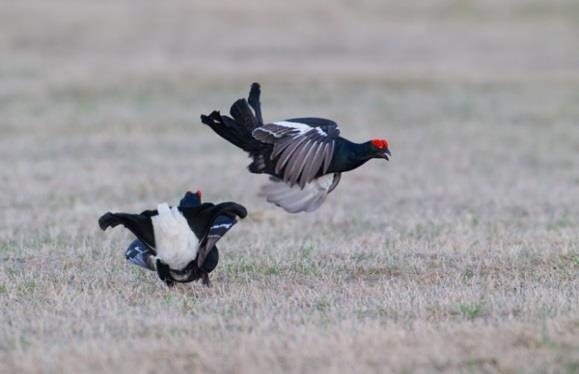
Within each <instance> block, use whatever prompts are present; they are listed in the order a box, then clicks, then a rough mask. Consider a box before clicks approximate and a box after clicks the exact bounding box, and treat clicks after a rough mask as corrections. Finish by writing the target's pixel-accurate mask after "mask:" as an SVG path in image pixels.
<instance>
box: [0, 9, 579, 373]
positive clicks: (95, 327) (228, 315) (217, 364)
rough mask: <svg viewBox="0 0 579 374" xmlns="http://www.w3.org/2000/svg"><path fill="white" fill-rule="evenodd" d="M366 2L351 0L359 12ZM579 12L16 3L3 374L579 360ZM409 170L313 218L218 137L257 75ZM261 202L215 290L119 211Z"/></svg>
mask: <svg viewBox="0 0 579 374" xmlns="http://www.w3.org/2000/svg"><path fill="white" fill-rule="evenodd" d="M354 4H356V5H354ZM577 19H579V7H578V6H577V4H576V2H575V1H572V0H569V1H565V0H558V1H546V0H545V1H533V0H532V1H523V0H520V1H509V2H503V1H498V0H496V1H495V0H493V1H484V2H482V1H481V2H476V3H475V2H463V1H450V0H449V1H443V0H439V1H432V2H422V1H400V2H393V1H386V2H382V1H371V0H368V1H360V2H351V3H350V2H345V1H341V2H329V1H327V2H324V1H314V2H306V1H298V2H285V3H281V2H280V3H278V4H274V3H272V2H267V3H265V2H257V1H245V2H234V1H229V2H213V3H209V2H207V3H200V2H199V3H197V2H195V3H194V2H181V1H164V2H158V3H157V2H136V1H135V2H131V1H128V0H126V1H114V2H113V1H111V2H93V3H84V4H83V3H81V2H74V1H51V2H48V1H47V2H29V1H18V2H10V1H5V2H2V3H0V56H1V58H0V208H1V210H0V211H1V213H0V220H1V221H0V222H1V223H2V224H1V225H0V261H1V262H0V266H1V267H0V312H1V315H2V321H1V322H2V323H0V372H13V371H19V372H71V373H78V372H97V371H105V372H120V371H125V372H128V371H137V372H169V371H177V372H191V371H193V372H196V371H199V372H247V373H256V372H354V371H364V372H387V371H395V372H432V371H463V372H473V371H474V372H521V371H524V372H569V373H575V372H577V371H578V370H579V276H578V273H579V234H578V228H579V210H578V207H579V192H578V191H579V156H578V155H579V128H578V124H579V105H578V103H579V94H578V92H579V49H578V48H577V46H578V45H579V23H578V22H577ZM253 80H260V81H261V82H262V84H263V91H264V92H263V101H264V112H265V113H264V114H265V116H266V118H267V119H278V118H283V117H287V116H295V115H302V114H303V115H307V114H312V115H320V116H327V117H330V118H334V119H336V120H337V121H338V122H339V123H341V124H342V133H343V134H344V135H345V136H347V137H349V138H351V139H358V140H363V139H366V138H369V137H382V136H386V137H388V138H389V139H390V141H391V143H392V145H393V146H392V150H393V154H394V159H393V161H392V162H391V163H389V164H386V163H384V162H383V161H374V162H370V163H368V164H367V165H365V166H364V167H363V168H360V169H359V170H356V171H354V172H352V173H348V174H347V175H345V176H344V178H343V180H342V182H341V185H340V186H339V188H338V189H337V190H336V191H335V192H334V193H333V194H332V195H331V196H330V198H329V200H328V202H327V203H326V204H325V206H324V207H323V208H322V209H320V210H319V211H318V212H316V213H315V214H311V215H299V216H291V215H287V214H285V213H284V212H283V211H280V210H279V209H275V208H273V207H272V206H269V205H267V204H266V203H264V202H263V201H261V200H260V199H258V198H257V197H256V196H255V191H256V190H257V187H258V186H259V185H260V184H261V183H262V182H263V178H261V177H259V176H251V175H249V174H248V173H247V172H246V171H245V165H246V163H247V160H246V159H245V158H244V156H243V155H242V154H241V152H239V151H237V150H236V149H234V148H233V147H231V146H229V145H228V144H226V143H225V142H223V141H221V140H220V139H219V138H217V137H216V136H215V135H214V134H213V133H212V132H210V131H209V130H208V129H207V128H204V127H202V126H201V125H200V124H199V120H198V116H199V114H200V113H203V112H207V111H209V110H211V109H214V108H221V109H226V108H227V106H228V105H229V104H230V103H231V102H232V100H233V99H235V98H237V97H239V96H242V95H245V94H246V91H247V89H248V87H249V83H250V82H251V81H253ZM191 188H192V189H196V188H201V189H203V190H204V191H205V196H206V198H207V199H210V200H213V201H224V200H235V201H239V202H241V203H243V204H245V205H246V206H247V207H248V208H249V210H250V215H249V217H248V218H247V219H246V220H245V221H243V222H242V223H241V224H240V225H238V226H237V227H236V228H235V229H234V230H232V232H231V233H230V234H229V235H228V236H227V238H226V239H224V241H223V244H222V245H221V247H222V262H221V263H220V264H219V267H218V268H217V270H216V272H215V273H214V276H213V281H214V287H213V288H211V289H206V288H203V287H202V286H201V285H199V284H193V285H191V284H190V285H180V286H178V287H176V288H175V289H173V290H169V289H167V288H166V287H164V286H163V285H162V284H161V282H159V281H158V279H156V275H155V274H153V273H145V272H142V271H140V270H139V269H137V268H135V267H132V266H129V265H128V264H127V263H125V261H124V259H123V250H124V248H125V247H126V245H127V244H128V242H129V240H130V235H129V234H128V233H126V232H123V230H120V229H119V230H116V231H114V232H107V233H106V234H103V233H102V232H100V231H99V230H98V228H97V224H96V220H97V218H98V216H99V215H100V214H101V213H103V212H105V211H107V210H123V211H133V210H135V211H136V210H140V209H144V208H148V207H151V206H154V205H155V204H156V203H157V202H160V201H168V202H174V201H176V200H177V199H178V198H179V197H180V196H181V194H182V193H183V192H184V191H185V190H186V189H191Z"/></svg>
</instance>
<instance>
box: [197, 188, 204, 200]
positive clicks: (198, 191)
mask: <svg viewBox="0 0 579 374" xmlns="http://www.w3.org/2000/svg"><path fill="white" fill-rule="evenodd" d="M195 194H196V195H197V196H199V199H201V196H202V195H203V194H202V193H201V190H197V192H195Z"/></svg>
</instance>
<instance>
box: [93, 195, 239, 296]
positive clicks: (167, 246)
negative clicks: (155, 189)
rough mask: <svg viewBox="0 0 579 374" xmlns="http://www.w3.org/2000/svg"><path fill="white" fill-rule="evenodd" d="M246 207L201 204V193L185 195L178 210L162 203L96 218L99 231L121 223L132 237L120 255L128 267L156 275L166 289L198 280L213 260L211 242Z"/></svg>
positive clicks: (213, 264)
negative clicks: (125, 260) (152, 206)
mask: <svg viewBox="0 0 579 374" xmlns="http://www.w3.org/2000/svg"><path fill="white" fill-rule="evenodd" d="M246 215H247V211H246V209H245V208H244V207H243V206H241V205H239V204H237V203H232V202H228V203H221V204H217V205H214V204H212V203H203V204H202V203H201V192H199V191H198V192H197V193H192V192H187V193H186V194H185V196H184V197H183V199H181V202H180V203H179V206H175V207H170V206H169V205H168V204H166V203H163V204H159V205H158V206H157V210H146V211H144V212H142V213H141V214H129V213H110V212H109V213H106V214H105V215H103V216H102V217H101V218H100V219H99V226H100V228H101V229H102V230H106V229H107V228H108V227H115V226H117V225H123V226H125V227H126V228H127V229H129V230H130V231H131V232H132V233H133V234H135V236H136V237H137V239H136V240H135V241H133V242H132V243H131V245H130V246H129V248H128V249H127V251H126V252H125V257H126V258H127V260H128V261H130V262H131V263H133V264H135V265H138V266H141V267H144V268H145V269H149V270H153V271H156V272H157V274H158V275H159V278H161V280H162V281H164V282H165V283H166V284H167V285H168V286H173V285H174V284H175V282H181V283H186V282H192V281H195V280H198V279H202V280H203V283H204V284H205V285H207V286H209V285H210V282H209V273H211V272H212V271H213V269H215V267H216V266H217V263H218V261H219V251H218V250H217V246H216V245H215V243H217V241H218V240H219V239H221V237H222V236H223V235H225V233H226V232H227V231H228V230H229V229H230V228H231V227H232V226H233V225H235V223H236V222H237V219H236V218H237V217H239V218H244V217H245V216H246Z"/></svg>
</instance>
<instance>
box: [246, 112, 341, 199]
mask: <svg viewBox="0 0 579 374" xmlns="http://www.w3.org/2000/svg"><path fill="white" fill-rule="evenodd" d="M252 135H253V137H254V138H255V139H257V140H259V141H261V142H264V143H269V144H273V151H272V153H271V159H272V160H274V159H276V158H277V161H276V164H275V173H276V174H280V175H282V176H283V178H282V179H283V181H284V182H286V183H288V184H289V185H290V186H293V185H294V184H296V183H297V184H299V186H300V187H301V188H304V187H305V185H306V184H307V183H309V182H311V181H312V180H314V179H315V178H316V176H317V175H318V173H319V172H320V170H321V171H322V173H324V174H325V173H326V172H327V171H328V168H329V167H330V163H331V161H332V157H333V156H334V148H335V143H336V139H337V138H338V136H339V135H340V130H339V129H338V125H337V124H336V123H335V122H333V121H330V120H327V119H323V118H294V119H290V120H287V121H280V122H273V123H268V124H265V125H263V126H260V127H258V128H256V129H255V130H253V133H252Z"/></svg>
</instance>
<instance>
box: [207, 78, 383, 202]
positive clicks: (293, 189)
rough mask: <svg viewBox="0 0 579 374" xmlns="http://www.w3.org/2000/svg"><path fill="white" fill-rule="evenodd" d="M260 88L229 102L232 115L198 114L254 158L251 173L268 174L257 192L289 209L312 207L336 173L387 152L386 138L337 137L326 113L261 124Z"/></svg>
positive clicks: (332, 185)
mask: <svg viewBox="0 0 579 374" xmlns="http://www.w3.org/2000/svg"><path fill="white" fill-rule="evenodd" d="M260 93H261V89H260V87H259V84H257V83H254V84H253V85H252V86H251V89H250V92H249V97H248V99H247V100H245V99H239V100H237V101H236V102H235V103H234V104H233V105H232V106H231V109H230V115H231V117H229V116H226V115H221V114H220V112H219V111H213V112H212V113H211V114H209V115H202V116H201V121H202V122H203V123H204V124H206V125H208V126H209V127H211V128H212V129H213V130H214V131H215V132H216V133H217V134H219V135H220V136H221V137H223V138H224V139H226V140H228V141H229V142H231V143H232V144H234V145H236V146H237V147H239V148H241V149H243V150H244V151H246V152H248V153H249V155H250V157H251V158H252V159H253V161H252V162H251V164H250V165H249V166H248V169H249V171H250V172H252V173H257V174H269V175H271V182H270V183H269V184H267V185H265V186H264V187H263V188H262V191H261V192H262V194H263V195H264V196H265V197H266V198H267V200H268V201H269V202H272V203H274V204H276V205H278V206H281V207H283V208H284V209H285V210H286V211H288V212H291V213H297V212H303V211H308V212H309V211H313V210H315V209H317V208H318V207H319V206H320V205H321V204H322V203H323V202H324V200H325V198H326V196H327V195H328V194H329V193H330V192H331V191H332V190H333V189H334V188H335V187H336V186H337V184H338V183H339V180H340V174H341V173H343V172H346V171H349V170H352V169H355V168H357V167H359V166H360V165H362V164H364V163H365V162H367V161H368V160H370V159H372V158H382V159H386V160H389V159H390V157H391V153H390V149H389V145H388V142H387V141H386V140H384V139H374V140H370V141H367V142H364V143H354V142H351V141H349V140H347V139H345V138H343V137H341V136H340V130H339V128H338V125H337V124H336V123H335V122H334V121H331V120H328V119H325V118H315V117H304V118H292V119H288V120H285V121H277V122H272V123H264V122H263V117H262V113H261V104H260V101H259V96H260Z"/></svg>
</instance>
